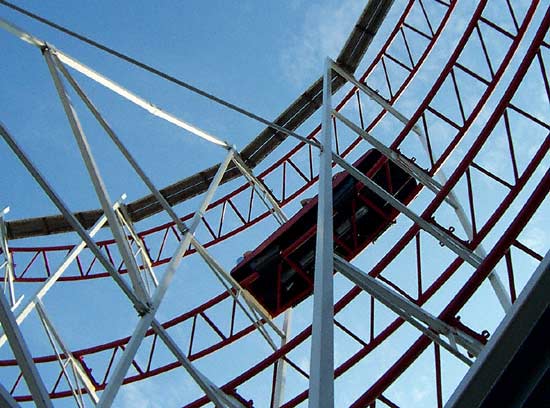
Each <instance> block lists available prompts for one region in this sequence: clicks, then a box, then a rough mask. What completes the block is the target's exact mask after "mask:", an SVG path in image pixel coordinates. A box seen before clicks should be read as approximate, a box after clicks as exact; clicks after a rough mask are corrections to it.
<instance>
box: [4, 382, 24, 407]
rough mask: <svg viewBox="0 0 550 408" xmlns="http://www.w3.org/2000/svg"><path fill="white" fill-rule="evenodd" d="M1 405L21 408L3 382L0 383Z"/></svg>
mask: <svg viewBox="0 0 550 408" xmlns="http://www.w3.org/2000/svg"><path fill="white" fill-rule="evenodd" d="M0 406H2V407H6V408H21V406H20V405H19V404H18V403H17V401H16V400H15V398H13V397H12V396H11V394H10V393H9V392H8V390H6V388H4V386H3V385H2V383H0Z"/></svg>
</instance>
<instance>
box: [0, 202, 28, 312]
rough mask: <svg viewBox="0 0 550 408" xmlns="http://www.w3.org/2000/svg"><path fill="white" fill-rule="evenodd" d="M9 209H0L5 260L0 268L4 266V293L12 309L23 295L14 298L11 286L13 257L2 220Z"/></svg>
mask: <svg viewBox="0 0 550 408" xmlns="http://www.w3.org/2000/svg"><path fill="white" fill-rule="evenodd" d="M9 211H10V207H6V208H4V209H3V210H2V211H0V249H2V253H3V254H4V259H5V260H6V261H5V262H4V264H3V265H1V266H0V269H2V268H5V269H4V270H5V273H4V293H6V292H8V295H9V297H8V299H9V301H10V303H11V307H12V310H13V309H15V308H16V307H17V305H18V304H19V303H20V302H21V300H22V299H23V297H20V298H19V299H18V300H16V299H15V288H14V286H13V281H14V274H13V259H12V256H11V252H10V248H9V245H8V232H7V230H6V223H5V221H4V215H6V214H7V213H8V212H9Z"/></svg>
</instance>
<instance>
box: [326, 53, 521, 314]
mask: <svg viewBox="0 0 550 408" xmlns="http://www.w3.org/2000/svg"><path fill="white" fill-rule="evenodd" d="M331 66H332V69H334V70H335V71H336V72H337V73H338V74H339V75H341V76H342V77H343V78H345V79H346V80H348V81H350V82H351V83H352V84H353V85H355V86H356V87H357V88H358V89H360V90H361V91H363V92H364V93H366V94H367V95H368V96H369V97H370V98H371V99H372V100H373V101H375V102H376V103H378V104H379V105H380V106H382V107H383V108H384V109H385V110H386V111H388V112H389V113H390V114H392V115H393V116H394V117H395V118H397V119H398V120H399V121H400V122H401V123H403V124H405V125H407V124H408V122H409V119H407V117H406V116H405V115H403V114H402V113H401V112H399V111H398V110H397V109H395V108H394V107H393V106H392V105H391V104H390V103H389V102H388V101H386V99H384V98H383V97H382V96H381V95H380V94H378V92H376V91H375V90H374V89H372V88H371V87H369V86H368V85H367V84H364V83H362V82H360V81H358V80H357V79H356V78H355V77H354V76H353V75H352V74H350V73H348V72H346V71H345V70H344V69H342V68H341V67H340V66H339V65H338V64H337V63H336V62H334V61H332V60H331ZM334 115H335V116H336V117H338V118H339V119H340V120H342V121H343V122H344V123H345V124H346V125H347V126H348V127H350V128H351V129H352V130H354V131H355V132H357V133H358V134H359V135H360V136H362V137H363V138H364V139H366V140H367V141H369V142H370V143H372V137H371V138H367V137H365V136H367V135H368V134H367V133H366V132H364V131H363V130H362V129H360V128H358V127H357V126H356V125H354V124H353V123H352V122H350V121H349V120H345V119H344V117H343V116H342V115H341V114H339V113H338V112H334ZM352 125H353V126H352ZM358 130H359V132H358ZM412 131H413V132H414V133H416V135H417V136H418V138H419V140H420V143H421V145H422V147H423V148H424V151H425V152H426V154H428V155H429V148H428V138H427V137H426V134H425V133H424V131H423V130H422V128H421V127H419V126H418V125H416V124H415V125H414V126H413V127H412ZM372 144H373V145H374V146H375V147H376V148H377V149H378V150H380V152H382V153H383V154H384V155H386V153H384V151H383V150H381V149H379V146H376V145H375V144H374V143H372ZM386 156H387V155H386ZM387 157H388V158H389V159H390V160H393V159H392V158H391V157H389V156H387ZM395 163H396V164H397V165H399V163H398V162H397V161H395ZM400 167H401V166H400ZM402 168H403V167H402ZM403 169H404V170H405V171H407V169H405V168H403ZM414 173H415V172H414V171H412V172H409V174H411V175H413V176H414V177H417V176H416V175H415V174H414ZM437 177H438V178H439V183H437V182H436V181H435V180H433V179H431V178H430V179H429V180H427V179H425V177H424V180H422V179H420V178H417V179H418V180H419V181H420V182H421V183H422V184H424V185H425V186H426V187H428V188H429V189H430V190H432V191H434V192H435V193H437V192H438V191H439V189H440V188H441V187H440V186H441V185H442V184H445V183H446V182H447V178H446V176H445V173H444V172H443V170H440V171H439V172H438V173H437ZM430 183H432V184H430ZM433 183H437V184H433ZM445 201H446V202H448V203H449V204H450V205H451V206H452V207H453V208H454V210H455V212H456V215H457V217H458V220H459V222H460V224H461V226H462V228H463V229H464V232H465V233H466V235H467V237H468V239H469V240H470V241H471V240H472V239H473V228H472V224H471V222H470V220H469V219H468V217H467V216H466V213H465V212H464V208H463V207H462V205H461V204H460V201H459V200H458V197H457V196H456V194H455V193H454V192H453V191H452V190H451V191H450V192H449V194H448V195H447V197H445ZM474 252H475V253H476V254H477V255H479V256H480V257H481V258H485V256H486V255H487V252H486V251H485V249H484V248H483V245H479V246H478V247H477V248H476V249H475V250H474ZM489 282H490V283H491V286H492V288H493V291H494V292H495V295H496V297H497V299H498V300H499V302H500V305H501V306H502V308H503V309H504V311H505V312H506V311H508V310H509V309H510V307H511V306H512V303H511V300H510V296H509V295H508V294H507V292H506V289H505V287H504V284H503V283H502V281H501V280H500V278H499V276H498V275H497V273H496V271H494V270H493V271H492V272H491V274H490V275H489Z"/></svg>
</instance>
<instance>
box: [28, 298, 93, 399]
mask: <svg viewBox="0 0 550 408" xmlns="http://www.w3.org/2000/svg"><path fill="white" fill-rule="evenodd" d="M36 311H37V312H38V316H39V318H40V321H41V322H42V325H43V326H44V330H45V331H46V334H47V336H48V339H49V340H50V344H51V346H52V348H53V350H54V352H55V354H56V355H57V359H58V362H59V364H60V366H61V370H62V372H63V374H64V375H65V378H66V380H67V383H68V384H69V386H70V387H71V389H72V391H73V396H74V398H75V400H76V401H77V403H79V404H80V405H82V406H84V401H83V399H82V391H81V389H80V383H81V384H82V385H83V386H84V388H85V389H86V392H87V393H88V395H89V396H90V398H91V400H92V402H93V403H94V405H95V404H97V402H98V401H99V398H98V396H97V394H96V390H95V386H94V384H93V382H92V381H91V380H90V378H89V377H88V374H87V373H86V371H85V370H84V369H83V368H82V366H81V365H80V362H79V361H78V360H77V359H76V358H75V357H74V356H73V354H72V353H71V351H70V350H69V348H68V347H67V346H66V345H65V343H64V342H63V339H62V338H61V336H60V335H59V332H58V331H57V329H56V328H55V326H54V325H53V323H52V321H51V320H50V318H49V317H48V315H47V313H46V310H45V309H44V305H43V304H42V302H41V301H38V303H37V304H36ZM59 351H61V353H60V352H59ZM63 360H65V361H66V362H67V363H68V364H70V366H71V370H72V374H73V378H74V380H75V385H74V386H73V384H72V381H71V379H70V377H69V374H68V373H67V370H66V363H65V362H64V361H63Z"/></svg>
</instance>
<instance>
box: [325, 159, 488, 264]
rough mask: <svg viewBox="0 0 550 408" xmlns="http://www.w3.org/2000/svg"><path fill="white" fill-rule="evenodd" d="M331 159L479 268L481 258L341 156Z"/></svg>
mask: <svg viewBox="0 0 550 408" xmlns="http://www.w3.org/2000/svg"><path fill="white" fill-rule="evenodd" d="M332 157H333V159H334V161H335V162H336V163H337V164H338V165H340V166H341V167H342V168H344V169H345V170H346V171H347V172H348V173H349V174H351V175H352V176H353V177H355V178H356V179H357V180H359V181H360V182H361V183H363V184H364V185H365V187H367V188H368V189H369V190H371V191H372V192H374V193H375V194H377V195H378V196H379V197H381V198H382V199H383V200H384V201H386V202H387V203H388V204H389V205H391V206H392V207H393V208H395V209H396V210H398V211H399V212H401V213H403V214H404V215H406V216H407V217H408V218H410V219H411V220H412V221H413V222H414V223H416V224H417V225H418V226H419V227H420V228H422V229H423V230H424V231H426V232H428V233H429V234H430V235H432V236H433V237H435V238H436V239H437V240H438V241H439V242H441V243H442V244H443V245H445V246H446V247H448V248H449V249H450V250H451V251H453V252H454V253H455V254H457V255H458V256H459V257H461V258H462V259H464V260H465V261H466V262H468V263H469V264H470V265H472V266H473V267H475V268H477V267H478V266H479V264H480V263H481V261H482V258H481V257H479V255H477V254H475V253H474V252H473V251H471V250H470V249H469V248H467V247H466V246H464V245H463V244H462V243H460V242H458V241H457V240H456V239H454V238H453V237H451V236H450V235H448V234H447V233H446V232H445V231H443V230H442V229H441V228H439V227H437V226H436V225H433V224H432V223H430V222H428V221H426V220H425V219H424V218H422V217H420V216H419V215H418V214H416V213H415V212H414V211H412V210H411V209H409V208H408V207H407V206H406V205H405V204H403V203H402V202H401V201H399V200H398V199H397V198H395V197H394V196H392V195H391V194H390V193H388V192H387V191H386V190H384V189H383V188H382V187H380V186H379V185H378V184H376V183H375V182H374V181H373V180H371V179H370V178H369V177H367V176H365V175H364V174H363V173H361V172H360V171H359V170H357V169H356V168H355V167H353V166H352V165H351V164H349V163H348V162H347V161H346V160H345V159H343V158H342V157H341V156H339V155H338V154H336V153H332Z"/></svg>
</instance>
